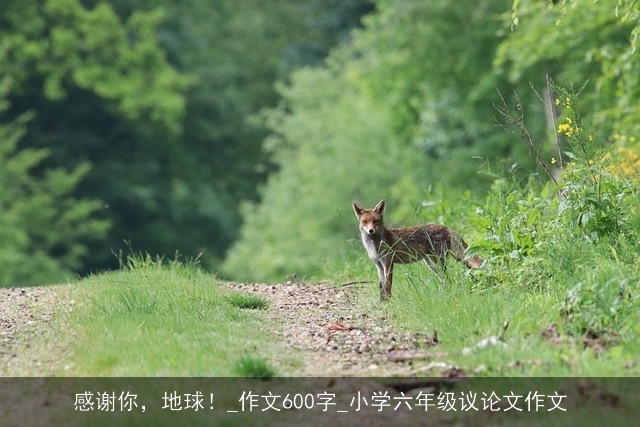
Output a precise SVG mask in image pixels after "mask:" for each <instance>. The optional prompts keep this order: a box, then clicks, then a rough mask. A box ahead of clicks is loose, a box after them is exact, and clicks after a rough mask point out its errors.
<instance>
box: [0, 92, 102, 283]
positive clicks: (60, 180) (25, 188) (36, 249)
mask: <svg viewBox="0 0 640 427" xmlns="http://www.w3.org/2000/svg"><path fill="white" fill-rule="evenodd" d="M0 99H4V98H3V97H2V96H1V95H0ZM29 117H30V115H28V114H25V115H23V116H21V117H19V118H18V119H16V120H14V121H13V122H4V123H1V122H0V208H1V209H2V215H1V219H0V238H1V239H2V241H3V245H2V249H1V250H0V286H8V285H9V286H17V285H35V284H41V283H46V282H52V281H53V282H55V281H63V280H68V279H69V276H71V275H73V272H74V271H75V270H77V269H78V268H80V266H81V265H82V262H83V261H84V260H85V258H86V256H87V252H88V247H87V243H88V242H90V241H91V240H96V239H100V238H103V237H104V235H105V234H106V232H107V230H108V227H109V223H108V221H106V220H104V219H103V218H100V216H99V215H98V213H99V211H100V209H101V208H102V203H100V202H99V201H98V200H95V199H94V200H91V199H78V198H76V197H74V196H73V193H74V191H75V189H76V187H77V186H78V184H79V182H80V180H81V179H82V178H83V177H84V176H85V175H86V173H87V172H88V171H89V166H88V165H87V164H82V165H78V166H77V167H75V168H74V169H73V170H65V169H63V168H48V169H45V170H44V171H42V172H41V173H40V174H38V173H36V172H35V171H36V169H37V168H38V167H39V166H40V165H41V164H42V162H43V161H44V160H45V159H46V158H47V156H48V155H49V151H48V150H44V149H41V150H36V149H26V150H18V142H19V140H20V139H21V138H22V137H23V136H24V132H25V126H26V123H27V121H28V119H29Z"/></svg>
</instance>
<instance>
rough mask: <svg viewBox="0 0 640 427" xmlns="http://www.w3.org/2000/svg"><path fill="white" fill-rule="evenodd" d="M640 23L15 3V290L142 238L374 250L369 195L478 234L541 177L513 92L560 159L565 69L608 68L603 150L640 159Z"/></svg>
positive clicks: (144, 243) (307, 262)
mask: <svg viewBox="0 0 640 427" xmlns="http://www.w3.org/2000/svg"><path fill="white" fill-rule="evenodd" d="M639 18H640V3H639V2H637V1H636V0H618V1H617V2H604V1H600V2H593V1H591V0H556V1H545V0H515V1H513V0H477V1H475V2H460V1H453V0H431V1H422V0H368V1H367V0H271V1H269V2H264V1H258V0H243V1H233V0H216V1H206V0H184V1H176V0H136V1H131V0H127V1H124V0H107V1H96V0H84V1H82V0H4V1H3V6H2V8H0V210H1V212H0V285H26V284H40V283H53V282H58V281H63V280H70V279H73V278H74V277H75V276H76V275H85V274H88V273H90V272H95V271H101V270H105V269H110V268H114V267H117V266H118V264H117V263H118V260H117V257H116V256H114V255H113V253H114V252H116V253H117V252H119V251H122V250H127V248H126V246H127V245H129V246H130V247H132V248H133V249H134V250H136V251H138V250H139V251H146V252H149V253H154V254H165V255H167V256H173V255H174V254H175V253H176V252H179V253H181V254H183V255H185V256H188V257H194V256H198V254H202V256H201V261H202V264H203V266H204V267H205V268H206V269H208V270H209V271H213V272H218V273H220V274H221V275H222V276H223V277H226V278H231V279H235V280H252V281H255V280H275V281H277V280H283V279H284V278H285V277H286V276H287V275H289V274H291V273H297V274H298V276H300V277H304V276H306V277H310V276H314V275H318V274H321V272H322V271H325V269H327V268H330V269H331V268H335V266H339V265H340V264H341V263H343V262H344V260H345V259H346V257H347V256H348V255H349V254H350V253H351V252H353V251H352V249H353V248H354V247H357V245H358V242H357V227H356V225H355V219H354V218H353V214H352V212H351V203H352V202H353V201H354V200H358V201H360V202H361V203H363V204H365V205H372V204H373V203H375V202H377V201H378V200H379V199H381V198H387V200H388V201H389V206H390V210H391V211H392V212H393V214H392V215H393V216H392V219H393V221H396V222H398V223H400V222H407V221H414V222H415V221H416V214H418V216H421V217H422V218H428V219H430V220H432V221H439V220H447V221H450V222H453V225H459V224H457V223H458V222H459V223H460V224H464V225H465V226H466V225H467V224H466V223H465V221H464V220H462V219H461V218H464V213H465V212H464V211H461V209H458V207H460V206H464V207H468V209H472V208H473V203H472V202H469V200H473V199H474V198H482V197H483V195H484V194H486V192H487V190H488V188H489V187H490V185H491V183H492V182H493V180H494V173H496V172H497V173H501V172H502V171H508V173H510V174H515V175H516V176H522V177H527V176H529V175H530V174H531V173H532V172H534V171H535V170H536V165H535V160H533V159H532V158H531V157H530V156H529V154H528V150H529V147H528V146H527V145H526V144H524V143H523V142H522V140H521V138H520V137H519V136H518V135H514V134H513V133H510V132H505V129H503V127H502V126H500V123H501V122H502V118H501V117H500V113H499V112H497V110H496V109H495V108H494V105H495V104H500V95H499V93H502V94H503V95H504V97H505V99H506V100H507V102H511V99H512V94H514V93H515V94H517V96H518V98H519V103H514V104H513V105H514V108H515V109H516V110H518V108H520V110H519V111H520V112H521V113H522V114H524V122H525V124H526V126H527V129H528V130H529V132H530V133H531V136H532V138H533V140H535V141H536V142H537V143H539V145H540V147H543V148H542V150H543V151H542V153H541V156H542V157H543V158H544V159H551V157H552V156H556V157H557V151H556V150H555V146H554V145H555V144H556V143H557V141H556V136H555V135H556V132H555V130H556V129H555V123H554V121H553V119H554V118H555V117H556V116H557V114H558V113H557V111H556V108H557V105H556V103H555V102H554V101H555V96H554V95H553V94H551V95H549V94H547V89H548V86H547V85H548V81H549V79H552V80H553V81H555V82H556V83H558V84H559V85H561V86H564V87H571V86H575V87H581V86H582V85H583V84H585V82H587V84H586V86H585V88H584V90H583V91H582V94H581V96H580V98H579V99H580V105H579V106H575V107H576V109H579V110H580V111H581V114H582V115H583V116H584V117H585V121H588V122H589V123H593V125H594V127H595V128H597V131H598V134H599V135H600V136H599V138H597V139H595V140H594V144H600V145H603V146H605V147H615V148H616V149H619V148H620V147H623V148H624V149H626V150H631V151H630V152H632V153H633V152H636V151H635V150H637V149H638V142H637V138H638V137H639V132H638V130H639V129H638V128H639V125H640V103H638V102H637V100H638V99H639V95H640V93H639V92H640V60H639V59H638V53H637V52H636V47H637V36H638V32H639V30H638V28H639ZM498 91H499V92H498ZM560 102H564V101H560ZM559 142H561V141H559ZM434 197H438V198H439V200H440V202H439V204H438V207H439V208H438V209H444V208H442V206H445V205H443V203H442V201H443V200H444V201H449V202H450V203H451V205H454V204H455V203H457V201H463V202H464V203H460V204H458V205H455V206H456V208H451V211H452V212H456V211H457V212H458V213H457V215H458V216H457V217H456V214H455V213H451V212H449V211H447V212H444V211H442V212H434V211H432V210H431V211H430V208H429V207H430V204H429V202H430V200H431V199H432V198H434ZM480 204H483V202H480ZM328 266H329V267H328Z"/></svg>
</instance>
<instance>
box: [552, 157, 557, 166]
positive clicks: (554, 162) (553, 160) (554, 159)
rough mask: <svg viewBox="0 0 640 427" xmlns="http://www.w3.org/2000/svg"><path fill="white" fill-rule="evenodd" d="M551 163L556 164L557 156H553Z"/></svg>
mask: <svg viewBox="0 0 640 427" xmlns="http://www.w3.org/2000/svg"><path fill="white" fill-rule="evenodd" d="M551 164H552V165H555V164H556V158H555V157H552V158H551Z"/></svg>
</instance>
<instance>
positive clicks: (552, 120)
mask: <svg viewBox="0 0 640 427" xmlns="http://www.w3.org/2000/svg"><path fill="white" fill-rule="evenodd" d="M545 77H546V79H547V100H548V101H549V108H550V109H551V122H552V124H553V128H552V129H553V137H554V138H555V141H556V149H557V150H558V165H559V166H560V169H562V168H563V162H562V149H561V147H560V138H558V132H556V129H557V126H556V115H555V112H554V111H553V102H552V100H551V82H550V81H549V74H546V75H545Z"/></svg>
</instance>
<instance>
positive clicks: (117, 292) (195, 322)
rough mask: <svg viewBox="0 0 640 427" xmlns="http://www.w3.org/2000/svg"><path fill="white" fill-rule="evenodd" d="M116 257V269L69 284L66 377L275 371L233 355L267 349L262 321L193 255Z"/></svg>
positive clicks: (64, 319) (64, 316) (267, 373)
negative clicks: (71, 336) (69, 357)
mask: <svg viewBox="0 0 640 427" xmlns="http://www.w3.org/2000/svg"><path fill="white" fill-rule="evenodd" d="M124 261H125V265H123V269H122V270H121V271H117V272H110V273H105V274H101V275H94V276H91V277H89V278H86V279H84V280H82V281H80V282H78V283H76V284H74V286H73V289H72V295H70V296H69V298H70V299H73V301H74V305H73V310H70V311H64V312H62V313H61V318H60V321H61V322H63V323H64V324H65V327H70V328H72V329H73V330H74V342H73V343H72V345H71V352H72V360H73V364H72V365H71V366H70V368H69V369H70V371H66V372H65V374H66V375H81V376H85V375H86V376H96V375H97V376H200V377H202V376H232V375H243V376H258V377H268V376H273V375H275V371H274V368H273V367H271V366H270V365H268V364H267V363H266V362H265V361H264V360H263V359H259V358H255V357H249V358H246V360H245V358H241V359H238V355H239V354H247V353H249V352H255V349H256V348H261V349H263V350H265V351H269V344H270V342H272V341H273V336H272V335H271V334H270V333H269V332H268V331H269V328H268V327H267V328H265V325H266V323H265V319H264V318H263V317H260V313H259V312H258V311H253V310H251V311H250V310H245V309H241V308H239V307H238V306H237V305H236V304H234V303H233V302H232V301H234V300H235V299H234V297H233V296H230V295H228V294H227V293H226V292H225V291H224V289H223V288H222V287H221V286H219V284H218V282H217V281H216V278H215V277H213V276H211V275H209V274H207V273H205V272H204V271H203V270H202V269H201V268H199V266H198V263H197V261H196V260H184V258H182V257H178V256H176V258H174V259H170V260H169V259H165V258H164V257H154V256H150V255H149V254H144V253H132V254H130V255H128V256H127V257H126V259H125V260H124ZM87 346H90V347H91V348H92V349H93V351H90V352H87V351H86V348H87ZM239 366H240V367H241V370H240V371H238V367H239Z"/></svg>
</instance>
